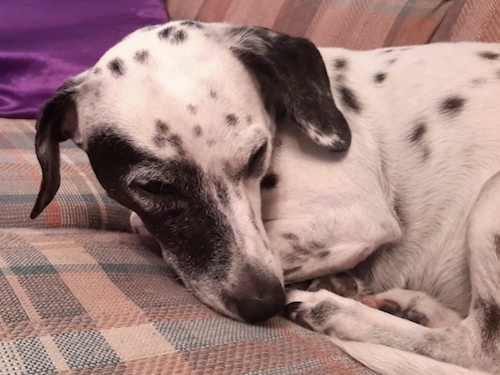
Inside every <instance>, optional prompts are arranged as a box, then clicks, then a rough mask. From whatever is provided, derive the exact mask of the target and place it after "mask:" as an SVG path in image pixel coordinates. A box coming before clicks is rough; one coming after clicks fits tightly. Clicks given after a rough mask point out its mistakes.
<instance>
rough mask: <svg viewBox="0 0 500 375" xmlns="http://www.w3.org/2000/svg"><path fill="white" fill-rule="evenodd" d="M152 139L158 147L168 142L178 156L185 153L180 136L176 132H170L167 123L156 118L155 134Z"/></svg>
mask: <svg viewBox="0 0 500 375" xmlns="http://www.w3.org/2000/svg"><path fill="white" fill-rule="evenodd" d="M152 141H153V144H154V145H155V146H156V147H158V148H163V147H165V146H166V145H167V144H168V145H170V147H172V148H174V149H175V150H176V152H177V153H178V154H179V155H180V156H185V155H186V152H185V150H184V147H183V144H182V140H181V138H180V137H179V136H178V135H177V134H174V133H172V132H171V131H170V129H169V127H168V125H167V124H166V123H164V122H163V121H160V120H158V121H157V122H156V134H155V135H154V136H153V139H152Z"/></svg>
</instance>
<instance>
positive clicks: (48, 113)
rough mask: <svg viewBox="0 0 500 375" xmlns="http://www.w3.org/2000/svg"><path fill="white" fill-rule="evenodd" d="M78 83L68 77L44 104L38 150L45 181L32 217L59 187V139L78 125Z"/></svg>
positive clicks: (71, 135) (60, 140) (64, 137)
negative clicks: (76, 101)
mask: <svg viewBox="0 0 500 375" xmlns="http://www.w3.org/2000/svg"><path fill="white" fill-rule="evenodd" d="M75 85H76V83H75V81H74V80H72V79H70V80H68V81H67V82H66V83H65V84H64V85H63V86H61V87H60V88H59V89H58V90H57V91H56V93H55V94H54V96H53V97H52V98H51V99H50V100H49V101H48V102H47V103H46V104H45V105H44V106H43V108H42V109H41V111H40V113H39V115H38V119H37V122H36V131H37V132H36V137H35V150H36V156H37V158H38V162H39V163H40V166H41V167H42V183H41V186H40V192H39V193H38V197H37V200H36V203H35V206H34V207H33V210H32V211H31V215H30V217H31V219H34V218H36V217H37V216H38V215H40V213H41V212H42V211H43V209H44V208H45V207H47V205H48V204H49V203H50V202H51V201H52V199H54V196H55V195H56V193H57V190H58V189H59V185H60V182H61V176H60V172H59V164H60V154H59V152H60V151H59V142H63V141H65V140H67V139H69V138H73V135H74V134H75V131H76V130H77V128H78V120H77V113H76V105H75V101H74V94H75Z"/></svg>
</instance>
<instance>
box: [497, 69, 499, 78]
mask: <svg viewBox="0 0 500 375" xmlns="http://www.w3.org/2000/svg"><path fill="white" fill-rule="evenodd" d="M497 78H498V79H500V69H498V70H497Z"/></svg>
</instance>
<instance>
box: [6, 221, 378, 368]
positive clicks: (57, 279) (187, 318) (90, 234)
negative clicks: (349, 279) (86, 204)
mask: <svg viewBox="0 0 500 375" xmlns="http://www.w3.org/2000/svg"><path fill="white" fill-rule="evenodd" d="M0 299H1V301H2V303H1V304H0V372H1V373H14V371H15V370H16V371H18V372H16V373H23V374H46V373H65V374H66V373H70V371H71V373H77V372H78V373H80V372H79V371H83V370H87V371H85V373H88V374H91V373H92V374H93V373H99V374H102V373H120V374H121V373H134V374H135V373H142V374H157V373H163V374H175V375H183V374H186V375H187V374H189V375H191V374H192V375H195V374H204V375H207V374H217V375H223V374H227V375H235V374H257V373H258V374H315V375H319V374H335V373H338V374H372V372H371V371H369V370H367V369H366V368H364V367H362V366H361V365H359V364H358V363H356V362H355V361H353V360H352V359H351V358H350V357H348V356H347V355H345V354H343V353H342V352H341V351H340V350H339V349H338V348H337V347H335V346H334V345H333V343H331V342H330V341H329V340H328V339H327V338H326V336H322V335H318V334H315V333H313V332H311V331H308V330H306V329H303V328H301V327H299V326H297V325H295V324H293V323H292V322H290V321H288V320H285V319H283V318H279V317H277V318H273V319H271V320H270V321H268V322H266V323H263V324H258V325H249V324H243V323H240V322H236V321H233V320H231V319H228V318H224V317H222V316H220V315H218V314H216V313H215V312H213V311H212V310H211V309H209V308H208V307H206V306H205V305H203V304H201V303H200V302H199V301H198V300H197V299H196V298H195V297H194V296H193V295H191V294H190V293H189V292H187V291H186V290H185V288H184V287H183V286H182V285H180V284H179V283H178V282H176V281H175V279H173V274H172V272H171V271H170V270H169V268H168V267H166V265H165V264H164V262H163V259H162V257H161V255H160V254H159V253H158V252H157V251H156V250H155V246H154V245H153V244H152V243H150V244H149V245H148V243H147V242H145V238H143V237H142V238H141V237H139V236H137V235H133V234H127V233H117V232H101V231H88V230H71V229H58V230H50V229H47V230H39V229H37V230H33V229H18V230H7V229H3V230H1V229H0Z"/></svg>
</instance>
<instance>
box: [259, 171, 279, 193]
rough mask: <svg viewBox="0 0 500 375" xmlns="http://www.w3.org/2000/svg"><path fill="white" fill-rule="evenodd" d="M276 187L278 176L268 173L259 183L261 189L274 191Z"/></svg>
mask: <svg viewBox="0 0 500 375" xmlns="http://www.w3.org/2000/svg"><path fill="white" fill-rule="evenodd" d="M276 185H278V175H277V174H276V173H268V174H266V175H265V176H264V177H263V178H262V180H261V181H260V188H261V189H266V190H270V189H274V188H275V187H276Z"/></svg>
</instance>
